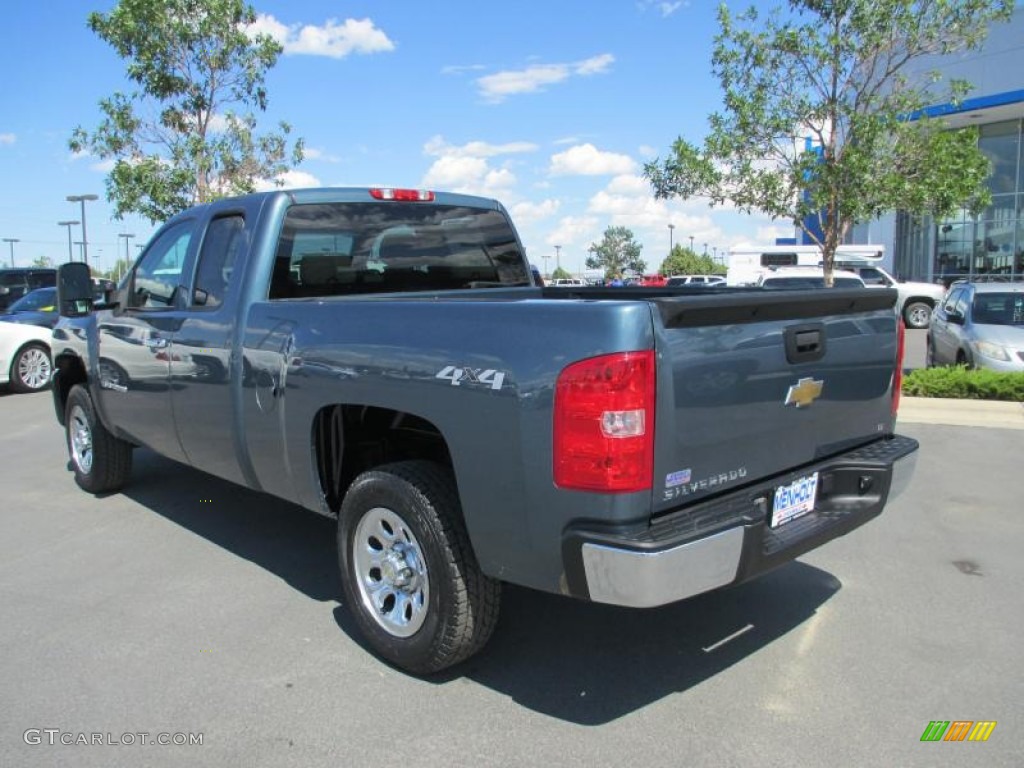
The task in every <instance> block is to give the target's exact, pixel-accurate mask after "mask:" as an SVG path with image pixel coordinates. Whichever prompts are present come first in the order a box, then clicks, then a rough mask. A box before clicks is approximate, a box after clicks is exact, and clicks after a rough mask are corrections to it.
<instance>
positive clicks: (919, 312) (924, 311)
mask: <svg viewBox="0 0 1024 768" xmlns="http://www.w3.org/2000/svg"><path fill="white" fill-rule="evenodd" d="M931 316H932V312H931V310H930V309H928V308H927V307H914V308H913V309H911V310H910V324H911V325H912V326H914V327H915V328H924V327H925V326H926V325H928V321H929V320H930V319H931Z"/></svg>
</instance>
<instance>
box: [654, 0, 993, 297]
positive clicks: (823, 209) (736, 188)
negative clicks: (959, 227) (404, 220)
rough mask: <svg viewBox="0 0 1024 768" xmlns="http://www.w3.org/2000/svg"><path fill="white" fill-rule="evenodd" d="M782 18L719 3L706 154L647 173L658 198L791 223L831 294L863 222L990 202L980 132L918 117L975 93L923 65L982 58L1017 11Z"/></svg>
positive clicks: (876, 11)
mask: <svg viewBox="0 0 1024 768" xmlns="http://www.w3.org/2000/svg"><path fill="white" fill-rule="evenodd" d="M787 8H788V12H787V13H784V12H783V9H780V8H776V9H775V10H774V11H773V12H772V13H771V14H769V15H768V16H767V17H765V18H762V16H761V15H760V14H759V13H758V11H757V10H756V9H754V8H751V9H750V10H747V11H745V12H743V13H740V14H738V15H736V16H735V17H734V16H733V15H732V14H730V12H729V11H728V9H727V8H726V7H725V5H724V4H723V5H722V6H720V8H719V12H718V20H719V24H720V26H721V31H720V32H719V34H718V35H717V36H716V38H715V45H714V52H713V55H712V68H713V72H714V74H715V76H716V77H717V78H718V80H719V83H720V84H721V87H722V90H723V92H724V110H723V111H722V112H719V113H716V114H713V115H711V117H710V118H709V123H710V131H709V134H708V136H707V138H706V139H705V141H704V145H703V147H698V146H696V145H694V144H691V143H690V142H688V141H686V140H685V139H683V138H679V139H677V140H676V142H675V143H674V145H673V147H672V151H671V152H670V154H669V156H668V158H667V159H666V160H664V161H660V160H659V161H655V162H653V163H648V164H647V165H646V166H645V170H644V172H645V175H646V176H647V178H648V179H649V180H650V181H651V183H652V185H653V187H654V190H655V193H656V195H657V196H658V197H663V198H665V197H681V198H690V197H694V196H706V197H707V198H709V199H710V201H711V204H712V205H716V204H721V203H724V202H726V201H730V202H732V203H733V204H734V205H735V206H737V207H738V208H739V209H741V210H743V211H746V212H750V211H753V210H759V211H763V212H764V213H767V214H768V215H769V216H771V217H773V218H780V219H789V220H791V221H792V222H793V223H794V224H795V225H796V226H798V227H800V228H802V229H803V230H804V231H805V232H806V233H807V234H808V235H809V236H810V238H811V239H812V240H813V241H815V242H816V243H817V244H818V245H819V246H820V247H821V249H822V254H823V260H824V263H825V270H826V280H827V281H828V283H829V284H831V276H832V267H833V260H834V256H835V251H836V247H837V246H838V245H839V244H840V243H841V242H842V240H843V238H844V236H845V235H846V233H847V232H848V231H849V229H850V227H851V226H852V225H853V224H854V223H855V222H858V221H869V220H871V219H873V218H877V217H878V216H880V215H882V214H883V213H885V212H887V211H892V210H902V211H907V212H909V213H914V214H932V215H934V216H940V217H941V216H945V215H949V214H950V213H952V212H953V211H954V210H956V209H958V208H960V207H961V206H965V205H966V206H967V207H969V208H971V209H972V210H980V209H981V208H982V207H984V206H985V205H986V204H987V202H988V192H987V190H986V188H985V181H986V179H987V176H988V173H989V164H988V162H987V160H986V159H985V157H984V156H983V155H982V153H981V152H980V150H979V149H978V146H977V134H976V132H975V131H974V130H963V131H949V130H946V129H945V127H944V124H943V122H942V121H941V119H930V118H927V117H924V116H923V113H922V110H923V109H924V107H926V106H927V105H930V104H936V103H942V102H945V101H952V102H954V103H955V102H956V101H958V100H960V99H962V98H963V97H964V95H965V94H966V93H967V92H968V91H969V88H970V86H969V84H967V83H965V82H963V81H955V80H954V81H950V82H947V83H945V84H944V85H943V84H941V83H940V80H939V79H938V77H937V75H936V74H935V73H933V72H929V71H925V68H924V64H923V63H921V62H920V60H921V59H922V58H923V57H926V56H929V55H933V54H943V55H948V54H951V53H955V52H957V51H964V50H972V49H975V48H977V47H978V46H979V45H980V44H981V42H982V41H983V40H984V38H985V35H986V33H987V31H988V27H989V25H991V24H992V23H994V22H996V21H1000V20H1005V19H1008V18H1009V16H1010V14H1011V13H1012V10H1013V0H788V4H787ZM915 68H917V69H915ZM918 116H920V117H919V118H918V119H907V118H908V117H918ZM811 219H813V220H814V222H815V223H816V224H817V227H815V226H808V225H807V224H806V222H805V220H811ZM816 230H817V231H818V232H820V236H819V234H818V233H817V232H816Z"/></svg>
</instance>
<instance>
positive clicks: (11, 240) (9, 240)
mask: <svg viewBox="0 0 1024 768" xmlns="http://www.w3.org/2000/svg"><path fill="white" fill-rule="evenodd" d="M4 242H5V243H10V244H11V266H12V267H13V266H14V244H15V243H20V242H21V240H19V239H18V238H16V237H5V238H4Z"/></svg>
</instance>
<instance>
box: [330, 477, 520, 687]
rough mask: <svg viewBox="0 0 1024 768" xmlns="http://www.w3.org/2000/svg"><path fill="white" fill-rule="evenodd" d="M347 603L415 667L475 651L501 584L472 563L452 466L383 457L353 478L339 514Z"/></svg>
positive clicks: (438, 666)
mask: <svg viewBox="0 0 1024 768" xmlns="http://www.w3.org/2000/svg"><path fill="white" fill-rule="evenodd" d="M338 559H339V564H340V566H341V581H342V587H343V589H344V594H345V601H346V603H347V604H348V608H349V611H350V612H351V614H352V616H353V618H354V619H355V621H356V624H358V626H359V629H360V631H361V632H362V634H363V635H364V637H365V638H366V640H367V641H368V643H369V644H370V646H371V647H372V648H373V650H374V651H375V652H376V653H378V654H379V655H380V656H382V657H383V658H385V659H387V660H388V661H390V662H392V663H393V664H395V665H397V666H399V667H402V668H404V669H406V670H409V671H410V672H413V673H416V674H429V673H431V672H437V671H440V670H442V669H445V668H446V667H450V666H452V665H453V664H457V663H459V662H460V661H463V660H464V659H467V658H469V657H470V656H471V655H473V654H474V653H476V652H477V651H478V650H480V649H481V648H482V647H483V646H484V644H485V643H486V642H487V640H488V639H489V638H490V636H491V633H492V632H493V631H494V626H495V624H496V623H497V620H498V609H499V604H500V598H501V584H500V582H498V581H495V580H494V579H490V578H488V577H487V576H486V575H484V573H483V572H482V571H481V570H480V566H479V565H478V564H477V562H476V557H475V556H474V554H473V550H472V547H471V546H470V543H469V536H468V534H467V533H466V529H465V526H464V525H463V522H462V517H461V514H460V511H459V501H458V494H457V491H456V488H455V483H454V480H453V478H452V476H451V473H450V472H449V471H447V470H446V469H444V468H443V467H441V466H439V465H436V464H433V463H431V462H426V461H405V462H399V463H395V464H388V465H384V466H382V467H379V468H378V469H375V470H371V471H369V472H364V473H363V474H361V475H359V477H357V478H356V479H355V481H354V482H353V483H352V486H351V487H350V488H349V490H348V492H347V493H346V495H345V499H344V501H343V503H342V505H341V512H340V514H339V516H338Z"/></svg>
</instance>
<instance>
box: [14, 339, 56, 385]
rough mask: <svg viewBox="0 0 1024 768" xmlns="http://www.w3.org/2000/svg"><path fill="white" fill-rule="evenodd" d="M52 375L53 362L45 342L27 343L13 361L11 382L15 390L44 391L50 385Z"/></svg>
mask: <svg viewBox="0 0 1024 768" xmlns="http://www.w3.org/2000/svg"><path fill="white" fill-rule="evenodd" d="M52 377H53V362H52V361H51V360H50V350H49V349H48V348H47V346H46V345H45V344H40V343H36V342H33V343H30V344H26V345H25V346H24V347H22V348H21V349H19V350H18V352H17V354H16V355H15V356H14V360H12V361H11V371H10V382H11V390H13V391H14V392H22V393H24V392H42V391H43V390H44V389H46V388H47V387H49V386H50V379H51V378H52Z"/></svg>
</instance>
